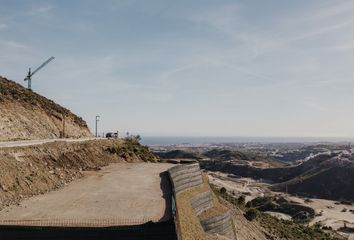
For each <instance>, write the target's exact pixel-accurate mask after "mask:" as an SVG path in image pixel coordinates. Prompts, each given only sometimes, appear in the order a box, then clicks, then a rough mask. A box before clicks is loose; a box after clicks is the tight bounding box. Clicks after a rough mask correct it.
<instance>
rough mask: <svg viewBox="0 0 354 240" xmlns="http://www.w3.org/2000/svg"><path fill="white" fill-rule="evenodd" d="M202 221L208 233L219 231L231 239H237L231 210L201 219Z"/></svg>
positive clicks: (218, 232)
mask: <svg viewBox="0 0 354 240" xmlns="http://www.w3.org/2000/svg"><path fill="white" fill-rule="evenodd" d="M200 223H201V224H202V226H203V228H204V231H205V232H207V233H217V234H220V235H223V236H226V237H228V238H230V239H235V234H234V228H233V223H232V218H231V215H230V212H227V213H225V214H223V215H219V216H216V217H212V218H209V219H206V220H203V221H200Z"/></svg>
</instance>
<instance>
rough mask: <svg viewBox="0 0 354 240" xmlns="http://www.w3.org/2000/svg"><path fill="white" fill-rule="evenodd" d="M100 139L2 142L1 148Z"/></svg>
mask: <svg viewBox="0 0 354 240" xmlns="http://www.w3.org/2000/svg"><path fill="white" fill-rule="evenodd" d="M94 139H100V138H56V139H40V140H23V141H8V142H0V148H5V147H26V146H33V145H40V144H44V143H51V142H84V141H89V140H94Z"/></svg>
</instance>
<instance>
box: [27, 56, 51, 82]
mask: <svg viewBox="0 0 354 240" xmlns="http://www.w3.org/2000/svg"><path fill="white" fill-rule="evenodd" d="M54 58H55V57H53V56H52V57H50V58H48V60H47V61H45V62H44V63H42V64H41V65H40V66H39V67H37V68H36V70H34V71H33V72H32V71H31V68H29V70H28V73H27V76H26V78H25V79H24V81H27V82H28V89H31V88H32V76H33V75H34V74H36V73H37V72H38V71H39V70H41V69H42V68H43V67H44V66H45V65H47V64H48V63H49V62H51V61H52V60H54Z"/></svg>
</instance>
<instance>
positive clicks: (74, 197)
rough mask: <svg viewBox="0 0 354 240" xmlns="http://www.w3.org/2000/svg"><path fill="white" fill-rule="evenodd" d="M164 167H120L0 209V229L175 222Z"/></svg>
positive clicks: (148, 164)
mask: <svg viewBox="0 0 354 240" xmlns="http://www.w3.org/2000/svg"><path fill="white" fill-rule="evenodd" d="M171 166H172V165H171V164H165V163H155V164H154V163H116V164H112V165H110V166H108V167H105V168H103V169H102V170H100V171H98V172H88V173H87V176H86V177H84V178H83V179H80V180H78V181H75V182H73V183H71V184H69V185H68V186H66V187H64V188H62V189H60V190H57V191H53V192H50V193H47V194H44V195H40V196H36V197H32V198H30V199H28V200H24V201H23V202H22V203H21V204H20V205H19V206H11V207H7V208H5V209H3V210H2V211H0V225H6V224H9V223H10V224H15V225H18V224H21V225H41V226H43V225H49V226H63V225H65V223H67V225H70V226H85V225H89V226H112V225H136V224H139V223H144V222H147V221H149V220H152V221H154V222H158V221H166V220H169V219H171V211H170V208H171V206H170V203H171V199H170V198H171V186H170V184H169V180H168V175H167V174H166V172H165V171H166V170H167V169H168V168H170V167H171Z"/></svg>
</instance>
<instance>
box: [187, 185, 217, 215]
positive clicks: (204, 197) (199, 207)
mask: <svg viewBox="0 0 354 240" xmlns="http://www.w3.org/2000/svg"><path fill="white" fill-rule="evenodd" d="M190 203H191V205H192V208H193V210H194V212H195V213H196V214H197V215H199V214H201V213H202V212H204V211H206V210H208V209H209V208H212V207H213V206H214V204H213V195H212V194H211V192H210V191H208V192H203V193H200V194H198V195H197V196H195V197H193V198H192V199H191V200H190Z"/></svg>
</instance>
